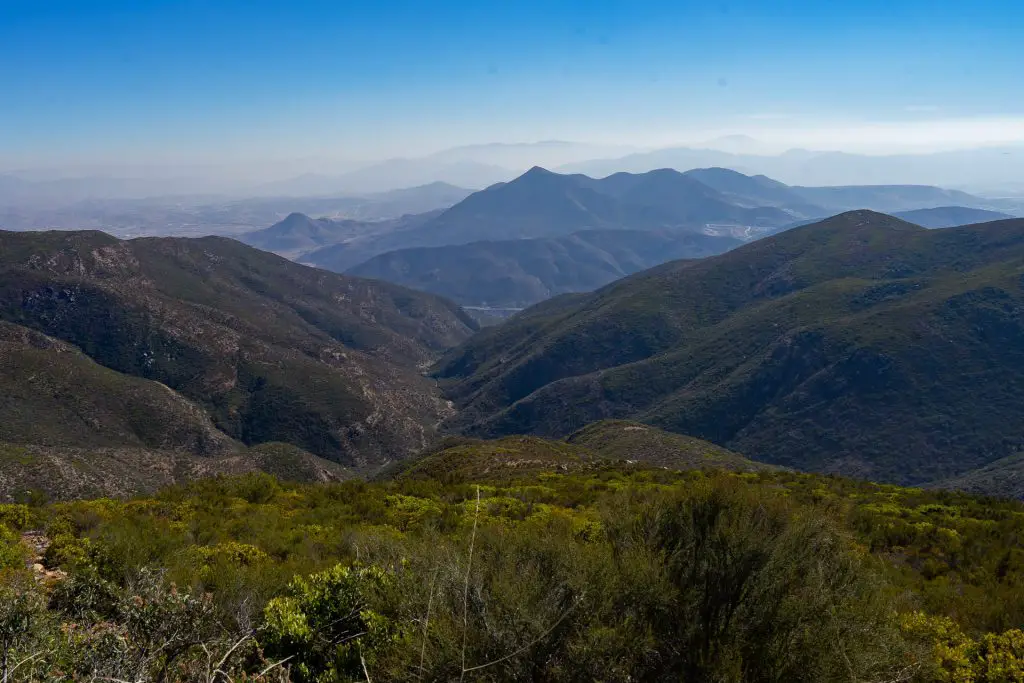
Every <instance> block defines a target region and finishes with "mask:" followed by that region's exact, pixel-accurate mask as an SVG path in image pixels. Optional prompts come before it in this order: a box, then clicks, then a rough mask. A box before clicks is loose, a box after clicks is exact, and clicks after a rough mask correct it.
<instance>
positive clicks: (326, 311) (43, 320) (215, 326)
mask: <svg viewBox="0 0 1024 683" xmlns="http://www.w3.org/2000/svg"><path fill="white" fill-rule="evenodd" d="M0 325H2V327H0V340H2V341H0V351H2V356H0V383H2V389H3V391H2V393H0V406H2V407H3V410H4V413H3V421H2V423H0V440H4V441H10V442H16V443H27V444H35V445H41V446H53V447H57V446H75V447H86V448H87V447H93V446H95V447H100V446H102V447H112V446H124V447H133V448H145V449H161V450H179V451H186V452H190V453H193V454H200V455H204V454H213V453H223V452H225V451H226V450H230V449H231V447H232V445H231V440H232V439H233V440H236V441H240V442H243V443H244V444H247V445H253V444H259V443H264V442H269V441H281V442H287V443H291V444H293V445H295V446H297V447H299V448H302V449H305V450H307V451H309V452H311V453H314V454H316V455H320V456H323V457H327V458H330V459H333V460H336V461H337V462H340V463H343V464H345V465H372V464H380V463H382V462H384V461H386V460H388V459H391V458H394V457H401V456H402V455H404V454H408V453H411V452H413V451H415V450H418V449H420V448H422V446H423V445H424V444H425V443H426V442H427V441H428V440H429V438H430V435H431V434H432V432H433V429H434V426H435V425H436V424H437V422H438V421H439V420H440V419H442V418H443V417H445V416H446V415H448V414H449V413H450V408H449V407H448V406H447V404H446V403H445V402H444V401H443V400H442V399H441V398H440V397H439V396H438V395H437V392H436V390H435V389H434V387H433V384H432V382H430V381H429V380H426V379H424V378H423V377H422V376H421V374H420V368H421V366H423V365H424V364H426V363H429V362H430V361H431V360H432V359H434V358H435V357H436V355H437V354H439V353H440V352H442V351H443V350H445V349H447V348H449V347H451V346H453V345H454V344H456V343H458V342H460V341H462V340H464V339H465V338H466V337H467V336H468V335H469V334H470V333H471V332H472V329H473V327H474V323H473V322H472V321H471V319H469V318H468V317H467V316H466V314H465V313H464V312H463V311H462V310H461V309H459V308H458V307H457V306H455V305H454V304H452V303H451V302H448V301H446V300H443V299H440V298H437V297H435V296H433V295H429V294H422V293H419V292H413V291H410V290H407V289H404V288H402V287H398V286H395V285H390V284H386V283H382V282H374V281H369V280H361V279H358V278H351V277H344V276H340V275H335V274H332V273H326V272H323V271H317V270H314V269H311V268H307V267H304V266H299V265H296V264H294V263H291V262H289V261H287V260H285V259H283V258H280V257H277V256H274V255H272V254H268V253H265V252H261V251H257V250H255V249H252V248H250V247H247V246H245V245H243V244H241V243H238V242H234V241H232V240H227V239H222V238H204V239H196V240H191V239H139V240H132V241H119V240H117V239H115V238H113V237H110V236H109V235H105V234H103V233H95V232H79V233H66V232H65V233H56V232H50V233H10V232H0ZM229 437H230V438H229Z"/></svg>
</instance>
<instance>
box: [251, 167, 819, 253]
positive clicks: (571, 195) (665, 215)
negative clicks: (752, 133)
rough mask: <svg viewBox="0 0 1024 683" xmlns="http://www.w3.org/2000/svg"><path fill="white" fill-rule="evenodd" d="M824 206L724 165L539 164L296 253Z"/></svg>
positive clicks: (702, 222)
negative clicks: (623, 169)
mask: <svg viewBox="0 0 1024 683" xmlns="http://www.w3.org/2000/svg"><path fill="white" fill-rule="evenodd" d="M705 180H707V182H704V181H705ZM709 183H710V184H709ZM713 185H714V186H713ZM716 187H721V188H724V189H723V190H719V189H716ZM827 214H828V210H827V209H826V208H824V207H821V206H815V205H813V204H812V203H811V202H808V201H807V200H806V199H805V198H803V197H802V196H800V195H799V194H798V193H796V192H791V191H789V190H788V188H786V186H785V185H782V184H781V183H775V182H774V181H771V180H770V179H767V178H749V177H747V176H745V175H743V174H741V173H736V172H735V171H729V170H726V169H697V170H693V171H687V172H686V173H680V172H679V171H674V170H671V169H661V170H657V171H651V172H648V173H643V174H630V173H617V174H615V175H612V176H608V177H607V178H600V179H595V178H590V177H587V176H583V175H560V174H558V173H552V172H551V171H547V170H545V169H543V168H539V167H535V168H533V169H531V170H530V171H527V172H526V173H524V174H523V175H521V176H519V177H518V178H516V179H515V180H512V181H509V182H507V183H498V184H496V185H492V186H491V187H489V188H487V189H486V190H481V191H480V192H475V193H473V194H471V195H469V196H468V197H466V198H465V199H464V200H463V201H461V202H459V203H458V204H456V205H455V206H452V207H451V208H449V209H447V210H444V211H442V212H439V213H438V214H436V215H432V216H428V217H426V219H425V220H418V219H415V218H413V217H407V218H406V219H405V222H404V223H402V224H400V225H394V224H392V225H389V224H383V223H382V224H380V225H379V226H376V227H374V226H367V227H366V229H365V230H364V231H363V232H362V234H360V235H352V234H350V230H349V229H348V228H347V227H346V226H345V225H342V224H340V223H339V225H338V228H337V239H336V243H335V244H333V245H329V246H324V247H323V248H322V249H319V250H313V251H310V252H309V253H306V254H304V255H303V256H301V257H300V259H299V260H301V261H302V262H303V263H309V264H311V265H316V266H319V267H321V268H326V269H328V270H334V271H337V272H344V271H346V270H348V269H349V268H352V267H353V266H356V265H358V264H360V263H362V262H364V261H366V260H368V259H370V258H372V257H374V256H377V255H379V254H383V253H385V252H388V251H393V250H396V249H409V248H419V247H438V246H446V245H460V244H469V243H472V242H479V241H499V240H509V239H535V238H551V237H563V236H566V235H570V234H572V233H576V232H580V231H583V230H653V231H665V230H685V231H690V232H703V231H705V228H706V226H707V225H708V224H721V225H725V226H734V227H744V228H745V227H750V228H757V229H759V230H770V229H773V228H778V227H781V226H783V225H786V224H789V223H792V222H793V221H795V220H799V219H802V218H810V217H815V216H825V215H827ZM276 227H278V226H272V227H271V229H269V230H268V232H269V231H273V230H274V228H276ZM254 234H257V233H254ZM244 239H246V240H248V239H249V238H248V237H246V238H244ZM250 243H252V244H255V245H256V246H260V245H259V244H257V242H250Z"/></svg>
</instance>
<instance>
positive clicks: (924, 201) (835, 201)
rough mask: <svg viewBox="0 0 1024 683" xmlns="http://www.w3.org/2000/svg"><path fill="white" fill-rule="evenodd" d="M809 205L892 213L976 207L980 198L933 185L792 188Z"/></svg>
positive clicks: (979, 204) (834, 209)
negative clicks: (949, 207) (945, 207)
mask: <svg viewBox="0 0 1024 683" xmlns="http://www.w3.org/2000/svg"><path fill="white" fill-rule="evenodd" d="M792 189H793V190H794V191H795V192H797V193H798V194H799V195H800V196H802V197H803V198H804V199H805V200H807V201H808V202H812V203H814V204H817V205H819V206H825V207H828V208H829V209H830V210H832V211H855V210H857V209H872V210H874V211H884V212H886V213H893V212H895V211H913V210H915V209H930V208H933V207H941V206H970V207H979V206H981V205H984V204H985V203H986V202H985V200H984V199H982V198H980V197H975V196H974V195H970V194H967V193H966V192H961V191H959V190H947V189H945V188H941V187H934V186H932V185H837V186H831V187H793V188H792Z"/></svg>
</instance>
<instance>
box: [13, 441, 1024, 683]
mask: <svg viewBox="0 0 1024 683" xmlns="http://www.w3.org/2000/svg"><path fill="white" fill-rule="evenodd" d="M635 426H637V425H630V424H623V423H606V424H601V425H596V426H594V427H593V428H591V429H590V430H587V431H584V432H582V433H581V434H579V435H577V437H574V440H575V441H576V442H577V443H565V442H561V443H546V442H544V441H543V440H540V439H536V438H532V437H530V438H518V439H503V440H501V441H498V442H493V443H489V442H462V443H461V444H458V445H454V444H449V445H448V446H446V447H443V448H440V449H438V450H437V451H435V452H434V453H432V454H429V455H427V456H426V457H425V458H423V459H422V460H419V461H417V462H416V463H413V467H411V468H408V469H403V470H400V471H397V472H395V473H394V475H393V476H392V477H391V478H385V479H382V480H380V481H377V482H373V483H367V482H363V481H347V482H341V483H331V484H320V485H300V484H281V483H279V482H278V481H276V480H274V479H273V478H271V477H268V476H266V475H247V476H242V477H231V478H224V477H220V478H215V479H207V480H204V481H199V482H194V483H190V484H187V485H184V486H175V487H170V488H166V489H164V490H162V491H160V492H159V493H158V494H156V495H154V496H151V497H146V498H136V499H132V500H112V499H101V500H91V501H76V502H68V503H60V504H51V505H44V506H28V505H0V615H3V616H4V619H0V651H2V652H0V655H2V660H0V661H6V662H8V664H7V666H8V667H9V668H11V667H13V666H14V665H15V664H17V663H19V662H29V663H30V664H31V666H29V667H23V666H19V667H18V669H17V670H16V671H14V675H13V676H12V678H11V680H15V681H53V680H90V679H97V680H99V679H115V680H133V681H134V680H144V681H149V680H180V681H204V682H208V681H210V680H218V679H219V678H220V679H223V680H228V677H230V679H231V680H248V681H261V682H264V683H269V682H270V681H275V682H277V683H281V682H283V681H294V682H295V683H312V682H313V681H321V682H322V681H327V682H337V683H340V682H343V681H358V680H373V681H404V680H411V679H423V680H456V679H459V678H463V680H487V681H495V682H505V681H521V680H544V681H552V682H553V683H558V682H561V681H566V682H568V681H591V680H602V681H610V682H619V681H621V682H623V683H624V682H626V681H662V680H685V681H722V682H723V683H753V682H762V681H765V682H767V681H794V682H797V683H800V682H807V683H831V682H832V681H837V680H848V679H849V680H858V681H905V682H907V683H939V682H947V681H978V682H989V683H995V682H996V681H999V682H1003V681H1016V680H1020V679H1021V677H1024V647H1022V643H1024V633H1022V632H1021V630H1020V627H1021V625H1022V624H1024V555H1022V553H1021V552H1020V550H1019V548H1018V547H1017V546H1018V539H1019V537H1020V535H1021V534H1022V533H1024V507H1022V505H1021V504H1020V503H1017V502H1011V501H998V500H994V499H982V498H977V497H973V496H970V495H966V494H961V493H950V492H935V491H922V490H915V489H904V488H899V487H895V486H885V485H877V484H868V483H863V482H856V481H852V480H847V479H839V478H834V477H825V476H820V475H809V474H797V473H792V472H780V471H761V472H750V471H745V472H725V471H716V470H707V469H701V470H696V471H694V470H690V471H678V470H672V469H663V468H661V467H651V466H648V465H645V464H643V463H636V464H628V463H622V462H621V461H620V462H613V461H610V460H607V459H605V458H604V457H602V456H600V455H599V454H598V453H597V452H594V451H591V450H589V448H590V446H589V445H587V444H589V443H593V444H595V445H597V446H601V445H607V444H609V442H611V443H614V444H617V445H613V446H611V448H612V450H614V451H616V452H620V451H621V450H622V448H623V447H625V448H626V449H627V450H628V449H629V448H632V447H633V446H635V445H636V444H637V443H638V442H636V441H634V440H633V439H634V437H636V436H639V438H641V440H642V439H646V438H653V439H654V440H655V441H657V442H658V443H660V444H661V446H662V447H663V448H664V453H666V454H667V453H669V452H670V451H671V450H672V448H671V446H669V445H668V444H669V441H665V440H663V439H661V437H660V436H659V435H658V434H657V432H656V431H655V430H648V432H644V431H642V430H631V429H626V428H628V427H635ZM625 435H628V436H625ZM645 435H646V436H645ZM623 438H625V440H623ZM584 442H586V443H584ZM681 443H682V442H681ZM694 447H696V448H697V451H693V450H692V448H694ZM681 448H682V449H683V450H684V451H687V454H684V455H683V457H682V459H683V460H684V461H685V460H688V459H689V458H690V457H691V455H692V453H695V452H698V451H701V450H704V449H707V448H710V446H707V445H706V444H705V445H699V444H695V443H693V442H690V443H689V445H686V444H683V445H681ZM525 458H532V459H533V460H535V461H537V462H538V463H546V464H538V465H537V466H535V467H524V466H523V461H524V459H525ZM438 473H440V474H442V475H444V476H442V477H441V478H438V476H436V475H437V474H438ZM26 561H28V562H29V563H36V564H35V565H34V566H33V567H32V568H30V569H26V568H25V567H26V564H25V562H26ZM218 669H219V670H220V671H222V672H223V673H222V674H217V673H216V670H218Z"/></svg>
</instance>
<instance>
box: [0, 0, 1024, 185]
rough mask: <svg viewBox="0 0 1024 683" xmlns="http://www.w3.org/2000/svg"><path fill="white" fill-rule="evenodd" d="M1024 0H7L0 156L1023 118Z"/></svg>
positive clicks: (187, 152) (158, 155)
mask: <svg viewBox="0 0 1024 683" xmlns="http://www.w3.org/2000/svg"><path fill="white" fill-rule="evenodd" d="M1022 26H1024V3H1021V2H1019V1H1018V0H1014V1H1012V2H1011V1H1006V2H990V1H989V2H987V1H985V0H974V1H973V2H969V1H966V0H958V1H957V2H948V1H946V0H857V1H856V2H844V1H837V2H825V1H823V0H739V1H723V2H718V1H716V0H711V1H708V0H701V1H700V2H688V1H687V0H673V1H671V2H643V1H642V0H634V1H632V2H628V1H623V2H602V1H601V0H586V1H581V2H559V1H558V0H536V1H535V0H515V1H509V0H501V1H500V2H498V1H495V2H486V1H482V0H476V1H471V0H433V1H423V2H394V1H391V2H388V1H386V0H379V1H377V2H362V1H360V0H331V1H330V2H312V1H308V0H290V1H285V0H273V1H267V0H206V1H188V0H179V1H166V2H156V1H152V0H131V1H121V0H66V1H62V0H0V55H2V57H0V168H4V167H6V168H15V167H29V166H40V165H42V166H45V165H61V164H71V163H76V164H88V163H112V162H124V163H134V162H138V161H148V162H154V163H220V162H227V163H231V162H238V161H244V160H246V159H266V158H289V157H298V156H329V157H337V158H348V159H375V158H382V157H389V156H413V155H417V154H422V153H426V152H430V151H433V150H436V149H441V148H444V147H449V146H452V145H458V144H467V143H477V142H489V141H528V140H541V139H569V140H585V141H592V142H600V143H622V144H632V145H642V146H662V145H668V144H673V143H686V142H694V141H698V140H701V139H706V138H710V137H715V136H718V135H725V134H730V133H747V134H750V135H753V136H754V137H757V138H759V139H763V140H765V141H767V142H771V143H774V144H780V145H805V146H808V147H813V148H843V149H865V150H870V151H880V150H882V149H885V148H886V147H887V146H888V145H898V146H908V145H920V146H922V147H944V148H949V147H956V146H964V145H971V144H981V143H988V142H1006V141H1017V142H1021V141H1024V88H1021V87H1020V83H1021V80H1020V79H1021V76H1020V74H1021V73H1024V48H1022V46H1021V41H1020V37H1021V36H1020V31H1021V27H1022Z"/></svg>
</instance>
